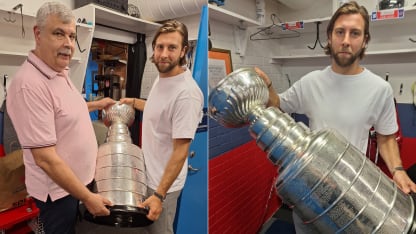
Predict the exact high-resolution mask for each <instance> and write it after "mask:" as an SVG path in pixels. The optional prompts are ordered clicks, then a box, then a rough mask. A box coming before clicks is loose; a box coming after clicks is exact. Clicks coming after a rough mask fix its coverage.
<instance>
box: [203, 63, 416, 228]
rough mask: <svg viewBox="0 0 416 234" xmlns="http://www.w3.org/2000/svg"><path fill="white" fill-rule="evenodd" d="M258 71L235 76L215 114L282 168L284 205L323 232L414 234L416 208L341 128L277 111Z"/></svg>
mask: <svg viewBox="0 0 416 234" xmlns="http://www.w3.org/2000/svg"><path fill="white" fill-rule="evenodd" d="M267 100H268V91H267V87H266V84H265V83H264V81H263V80H262V79H261V78H260V77H259V76H258V75H257V73H256V72H255V70H254V69H251V68H244V69H239V70H236V71H234V72H233V73H231V74H229V75H228V76H227V77H225V78H224V79H223V80H221V81H220V82H219V83H218V85H217V86H216V87H215V88H214V89H213V90H212V91H211V93H210V96H209V114H210V116H211V117H212V118H213V119H215V120H216V121H218V122H219V123H220V124H221V125H223V126H225V127H240V126H244V125H247V124H248V125H250V126H249V133H250V135H251V136H252V137H253V138H254V139H255V140H256V143H257V145H258V146H259V147H260V148H261V149H262V150H263V151H265V152H266V153H267V157H268V158H269V160H270V161H271V162H272V163H273V164H275V165H277V166H278V168H279V178H278V181H277V184H276V188H277V191H278V194H279V196H280V197H281V199H282V201H283V202H284V203H286V204H287V205H289V206H290V207H292V208H293V211H294V212H296V214H297V215H298V216H299V217H300V218H301V219H302V220H303V221H304V223H305V224H306V225H308V226H309V227H310V228H311V229H314V230H316V231H317V232H319V233H414V232H415V229H416V225H415V217H414V216H415V203H414V199H413V198H412V196H410V195H408V194H405V193H403V192H402V191H401V190H400V189H399V188H398V187H397V186H396V185H395V183H394V182H393V181H392V180H391V179H390V178H389V177H387V176H386V175H385V174H384V173H383V172H382V171H381V170H380V169H379V168H378V167H377V166H375V165H374V163H373V162H371V161H370V160H369V159H368V158H366V157H365V156H364V155H363V154H362V153H361V152H360V151H359V150H358V149H356V148H355V147H354V146H352V145H351V144H350V143H349V142H348V141H347V140H346V139H345V138H344V137H342V136H341V135H340V134H338V133H337V132H336V131H334V130H331V129H326V130H322V131H318V132H311V131H310V130H309V128H308V127H306V126H305V125H304V124H303V123H296V122H295V121H294V120H293V119H292V118H291V117H290V116H289V115H288V114H286V113H283V112H281V111H280V110H279V109H278V108H275V107H268V108H266V107H265V105H266V103H267Z"/></svg>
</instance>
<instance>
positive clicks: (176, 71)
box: [159, 65, 186, 78]
mask: <svg viewBox="0 0 416 234" xmlns="http://www.w3.org/2000/svg"><path fill="white" fill-rule="evenodd" d="M185 70H186V69H185V68H184V67H182V66H179V65H178V66H176V67H175V68H174V69H172V70H170V71H169V72H166V73H160V72H159V77H160V78H169V77H174V76H177V75H179V74H181V73H183V72H185Z"/></svg>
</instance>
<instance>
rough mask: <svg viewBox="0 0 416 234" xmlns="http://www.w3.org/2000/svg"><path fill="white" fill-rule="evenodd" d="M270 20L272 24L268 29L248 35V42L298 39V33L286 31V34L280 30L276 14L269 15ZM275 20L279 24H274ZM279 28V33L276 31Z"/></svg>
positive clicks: (290, 30)
mask: <svg viewBox="0 0 416 234" xmlns="http://www.w3.org/2000/svg"><path fill="white" fill-rule="evenodd" d="M270 18H271V20H272V24H271V25H270V26H268V27H265V28H262V29H260V30H259V31H257V32H255V33H253V34H251V35H250V40H252V41H256V40H270V39H282V38H293V37H300V32H298V31H295V30H292V29H288V30H287V33H286V32H285V31H283V30H282V26H281V25H280V24H281V23H282V21H281V20H280V19H279V17H278V16H277V15H276V14H271V15H270ZM275 19H277V20H278V21H279V23H280V24H276V23H275ZM279 28H280V31H278V30H279Z"/></svg>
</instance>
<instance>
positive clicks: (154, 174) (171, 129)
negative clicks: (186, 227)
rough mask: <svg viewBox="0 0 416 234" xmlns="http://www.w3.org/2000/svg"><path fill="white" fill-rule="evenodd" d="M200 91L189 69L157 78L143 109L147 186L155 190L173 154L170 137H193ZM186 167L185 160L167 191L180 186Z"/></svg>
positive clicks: (200, 104)
mask: <svg viewBox="0 0 416 234" xmlns="http://www.w3.org/2000/svg"><path fill="white" fill-rule="evenodd" d="M203 99H204V98H203V94H202V92H201V90H200V89H199V87H198V85H197V83H196V82H195V80H194V79H193V78H192V74H191V72H190V71H189V69H186V70H185V71H184V72H183V73H181V74H179V75H177V76H173V77H169V78H160V77H157V78H156V80H155V82H154V84H153V87H152V89H151V91H150V93H149V96H148V99H147V101H146V105H145V108H144V110H143V131H142V135H143V139H142V150H143V154H144V158H145V164H146V174H147V186H149V187H150V188H152V189H154V190H156V189H157V187H158V186H159V183H160V181H161V180H162V176H163V173H164V171H165V168H166V165H167V163H168V161H169V159H170V157H171V155H172V151H173V139H180V138H188V139H193V138H194V135H195V132H196V129H197V127H198V124H199V122H200V121H201V118H202V107H203ZM187 170H188V161H187V160H186V162H185V163H184V165H183V167H182V170H181V172H180V174H179V176H178V177H177V178H176V180H175V182H174V183H173V184H172V186H171V187H170V189H169V190H168V192H169V193H170V192H174V191H178V190H180V189H182V188H183V186H184V184H185V180H186V175H187Z"/></svg>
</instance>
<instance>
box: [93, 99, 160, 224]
mask: <svg viewBox="0 0 416 234" xmlns="http://www.w3.org/2000/svg"><path fill="white" fill-rule="evenodd" d="M134 117H135V111H134V109H133V107H132V106H129V105H126V104H122V105H120V104H119V103H118V102H117V103H116V104H114V105H112V106H111V107H109V108H107V109H105V110H103V121H104V124H105V125H106V126H107V127H108V132H107V138H106V142H105V143H104V144H102V145H100V146H99V148H98V157H97V167H96V172H95V186H94V188H93V191H94V192H96V193H98V194H100V195H102V196H103V197H106V198H108V199H109V200H110V201H111V202H112V203H113V204H114V206H112V207H109V209H110V211H111V213H110V215H109V216H97V217H89V220H91V221H93V222H96V223H99V224H104V225H110V226H117V227H140V226H146V225H149V224H151V223H152V221H150V220H148V219H147V218H146V215H147V210H146V209H144V208H140V207H137V205H138V204H139V203H141V202H143V201H144V200H145V199H146V195H147V185H146V170H145V164H144V157H143V152H142V150H141V149H140V148H139V147H138V146H136V145H134V144H132V143H131V137H130V132H129V129H128V126H130V125H131V124H132V123H133V121H134Z"/></svg>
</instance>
